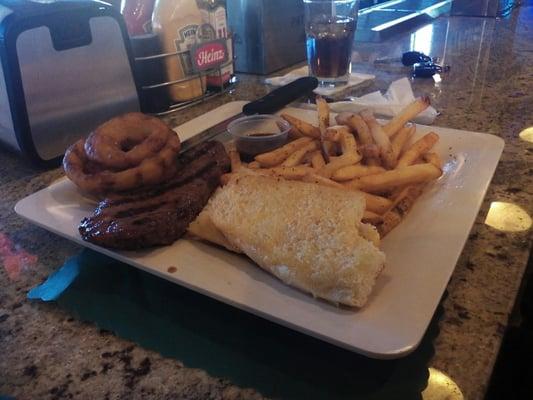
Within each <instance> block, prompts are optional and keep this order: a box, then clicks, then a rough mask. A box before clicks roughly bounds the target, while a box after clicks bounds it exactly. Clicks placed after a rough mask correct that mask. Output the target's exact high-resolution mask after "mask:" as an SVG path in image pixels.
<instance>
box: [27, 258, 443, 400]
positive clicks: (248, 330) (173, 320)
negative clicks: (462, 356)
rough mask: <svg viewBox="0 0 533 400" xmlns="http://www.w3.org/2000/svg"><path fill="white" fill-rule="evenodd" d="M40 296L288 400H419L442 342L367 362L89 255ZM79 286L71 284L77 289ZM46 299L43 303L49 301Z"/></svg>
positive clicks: (428, 341)
mask: <svg viewBox="0 0 533 400" xmlns="http://www.w3.org/2000/svg"><path fill="white" fill-rule="evenodd" d="M49 280H51V284H49V285H48V287H47V284H48V283H49V282H47V283H45V284H44V288H43V287H41V288H35V289H33V290H32V291H31V292H30V294H29V295H30V296H32V297H33V298H40V297H43V296H44V297H45V298H47V299H48V298H52V299H53V298H54V297H55V298H56V301H57V303H58V304H59V305H60V306H61V307H62V308H64V309H66V310H67V311H68V312H70V313H71V314H73V315H74V316H76V317H77V318H79V319H81V320H84V321H90V322H93V323H95V324H96V325H98V326H99V327H100V328H102V329H106V330H110V331H113V332H114V333H115V334H116V335H118V336H120V337H123V338H126V339H129V340H132V341H135V342H136V343H138V344H139V345H141V346H142V347H145V348H148V349H151V350H155V351H157V352H159V353H161V354H162V355H164V356H166V357H172V358H175V359H178V360H180V361H182V362H183V363H184V364H185V365H186V366H188V367H194V368H201V369H203V370H206V371H207V372H208V373H209V374H211V375H213V376H219V377H224V378H228V379H230V380H231V381H232V382H234V383H235V384H237V385H239V386H242V387H253V388H255V389H256V390H258V391H259V392H261V393H263V394H264V395H266V396H270V397H276V398H283V399H350V400H354V399H396V398H397V399H417V398H421V395H420V393H421V391H422V390H423V389H424V388H425V386H426V382H427V377H428V370H427V367H428V361H429V359H430V358H431V356H432V354H433V346H432V340H433V339H434V337H435V336H436V335H437V330H438V328H437V319H438V317H439V316H440V314H441V313H442V311H441V310H439V311H438V312H437V313H436V316H435V317H434V320H433V321H432V323H431V325H430V327H429V329H428V331H427V333H426V335H425V337H424V339H423V341H422V343H421V345H420V346H419V348H418V349H417V350H416V351H415V352H413V353H412V354H410V355H409V356H407V357H404V358H402V359H399V360H391V361H380V360H373V359H369V358H366V357H363V356H360V355H357V354H355V353H351V352H348V351H345V350H342V349H339V348H337V347H335V346H332V345H329V344H327V343H325V342H322V341H320V340H317V339H313V338H311V337H309V336H306V335H303V334H300V333H297V332H295V331H292V330H290V329H287V328H284V327H281V326H279V325H276V324H274V323H271V322H269V321H266V320H264V319H262V318H259V317H255V316H253V315H251V314H249V313H246V312H243V311H240V310H238V309H236V308H234V307H231V306H228V305H225V304H223V303H220V302H218V301H215V300H212V299H210V298H208V297H205V296H202V295H200V294H197V293H195V292H192V291H190V290H188V289H185V288H182V287H180V286H178V285H176V284H173V283H170V282H167V281H165V280H163V279H161V278H158V277H155V276H152V275H150V274H148V273H146V272H143V271H141V270H138V269H136V268H134V267H131V266H129V265H126V264H122V263H120V262H117V261H114V260H112V259H110V258H108V257H105V256H102V255H100V254H98V253H95V252H92V251H90V250H84V251H82V252H81V253H80V254H79V255H78V256H76V257H74V258H72V259H70V260H69V261H67V263H65V265H64V267H63V268H62V269H61V270H59V271H58V272H56V274H54V276H52V277H50V279H49ZM70 282H72V283H70ZM41 295H43V296H41Z"/></svg>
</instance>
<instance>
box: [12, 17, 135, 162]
mask: <svg viewBox="0 0 533 400" xmlns="http://www.w3.org/2000/svg"><path fill="white" fill-rule="evenodd" d="M90 27H91V32H92V42H91V43H90V44H89V45H87V46H82V47H75V48H71V49H68V50H63V51H56V50H55V49H54V47H53V44H52V39H51V37H50V31H49V30H48V28H47V27H44V26H42V27H39V28H35V29H31V30H26V31H24V32H22V33H21V34H20V35H19V37H18V39H17V43H16V44H17V53H18V57H19V64H20V70H21V78H22V84H23V88H24V97H25V102H26V108H27V112H28V119H29V123H30V127H31V135H32V139H33V142H34V145H35V148H36V151H37V153H38V154H39V156H40V157H41V158H42V159H44V160H49V159H53V158H55V157H57V156H59V155H61V154H63V153H64V151H65V149H66V147H67V146H68V145H70V144H72V143H73V142H75V141H76V140H77V139H79V138H80V137H82V136H84V135H86V134H87V133H89V132H90V131H91V130H92V129H94V128H95V127H96V126H98V125H99V124H100V123H102V122H104V121H105V120H107V119H109V118H111V117H113V116H115V115H117V114H121V113H125V112H128V111H138V110H139V104H138V98H137V92H136V89H135V83H134V80H133V76H132V72H131V68H130V66H129V62H128V57H127V53H126V50H125V47H124V42H123V39H122V34H121V31H120V28H119V25H118V24H117V21H116V20H115V19H113V18H111V17H108V16H102V17H95V18H92V19H91V20H90Z"/></svg>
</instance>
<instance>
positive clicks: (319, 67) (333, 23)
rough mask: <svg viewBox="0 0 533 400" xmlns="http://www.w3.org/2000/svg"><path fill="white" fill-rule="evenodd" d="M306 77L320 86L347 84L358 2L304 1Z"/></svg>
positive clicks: (357, 0)
mask: <svg viewBox="0 0 533 400" xmlns="http://www.w3.org/2000/svg"><path fill="white" fill-rule="evenodd" d="M303 2H304V9H305V18H304V21H305V34H306V39H307V42H306V43H307V64H308V66H309V74H310V75H311V76H314V77H316V78H317V79H318V81H319V84H320V85H321V86H340V85H344V84H346V83H348V80H349V78H350V73H351V62H350V61H351V56H352V45H353V41H354V37H355V29H356V26H357V10H358V6H359V0H303Z"/></svg>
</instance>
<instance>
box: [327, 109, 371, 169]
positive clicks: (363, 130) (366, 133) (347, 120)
mask: <svg viewBox="0 0 533 400" xmlns="http://www.w3.org/2000/svg"><path fill="white" fill-rule="evenodd" d="M335 120H336V121H337V123H338V124H341V125H348V126H349V127H350V128H351V130H352V131H353V132H355V133H356V134H357V138H358V139H359V142H360V144H361V145H362V146H366V145H369V146H374V139H372V135H371V133H370V128H369V127H368V125H367V124H366V122H365V121H364V119H363V118H362V117H361V116H360V115H358V114H353V113H347V112H342V113H340V114H338V115H337V116H336V117H335ZM362 154H363V159H364V160H365V162H366V163H367V164H368V165H371V166H372V165H373V166H377V165H380V162H379V159H378V157H379V154H377V155H371V154H369V153H367V154H364V153H362Z"/></svg>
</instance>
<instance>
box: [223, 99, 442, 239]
mask: <svg viewBox="0 0 533 400" xmlns="http://www.w3.org/2000/svg"><path fill="white" fill-rule="evenodd" d="M316 103H317V111H318V121H317V125H318V126H314V125H312V124H309V123H307V122H305V121H302V120H300V119H298V118H296V117H294V116H291V115H289V114H282V115H281V117H282V118H283V119H285V120H286V121H287V122H289V123H290V124H291V130H290V132H289V138H290V141H289V143H287V144H285V145H284V146H282V147H280V148H278V149H275V150H273V151H270V152H268V153H263V154H259V155H257V156H256V157H255V159H254V161H252V162H250V163H248V164H246V163H243V162H242V161H241V159H240V156H239V153H238V152H237V151H236V150H230V151H229V156H230V159H231V167H232V173H230V174H226V175H225V176H223V183H224V182H225V181H227V180H229V179H230V178H231V176H232V174H233V173H238V172H243V169H245V170H246V171H247V172H250V173H257V174H263V175H271V176H281V177H283V178H285V179H293V180H300V181H304V182H313V183H316V184H318V185H326V186H332V187H337V188H341V189H345V190H357V191H360V192H361V193H362V194H363V195H364V197H365V199H366V209H365V213H364V217H363V221H364V222H368V223H371V224H373V225H374V226H375V227H376V228H377V229H378V232H379V233H380V236H381V237H383V236H385V235H386V234H387V233H389V232H390V231H391V230H392V229H393V228H394V227H395V226H397V225H398V224H399V223H400V222H401V221H402V219H403V218H404V217H405V215H406V214H407V213H408V212H409V210H410V209H411V208H412V206H413V204H414V202H415V200H416V199H417V198H418V196H420V194H421V193H422V191H423V188H424V186H425V185H426V184H427V183H428V182H430V181H432V180H435V179H437V178H439V177H440V176H441V175H442V162H441V160H440V158H439V156H438V155H437V154H436V153H434V152H431V149H432V147H433V146H434V145H435V144H436V143H437V141H438V140H439V136H438V135H437V134H436V133H434V132H430V133H427V134H426V135H424V136H422V137H421V138H420V139H418V140H416V141H414V142H413V141H412V140H411V138H412V136H413V135H414V133H415V130H416V126H415V125H413V124H410V123H409V121H410V120H412V119H413V118H414V117H416V115H418V114H419V113H420V112H422V111H423V110H425V109H426V108H427V107H428V105H429V99H428V98H420V99H417V100H415V101H414V102H413V103H411V104H410V105H408V106H407V107H405V108H404V109H403V110H402V111H401V112H400V113H399V114H398V115H397V116H395V117H394V118H393V119H392V120H390V121H389V122H387V123H386V124H385V125H381V124H380V123H379V122H378V121H377V120H376V118H375V117H374V115H373V113H372V112H370V111H366V110H365V111H362V112H360V113H359V114H356V113H341V114H338V115H337V116H336V117H335V121H336V122H337V125H334V126H330V124H329V122H330V109H329V106H328V104H327V102H326V101H325V100H324V99H322V98H321V97H317V100H316Z"/></svg>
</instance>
